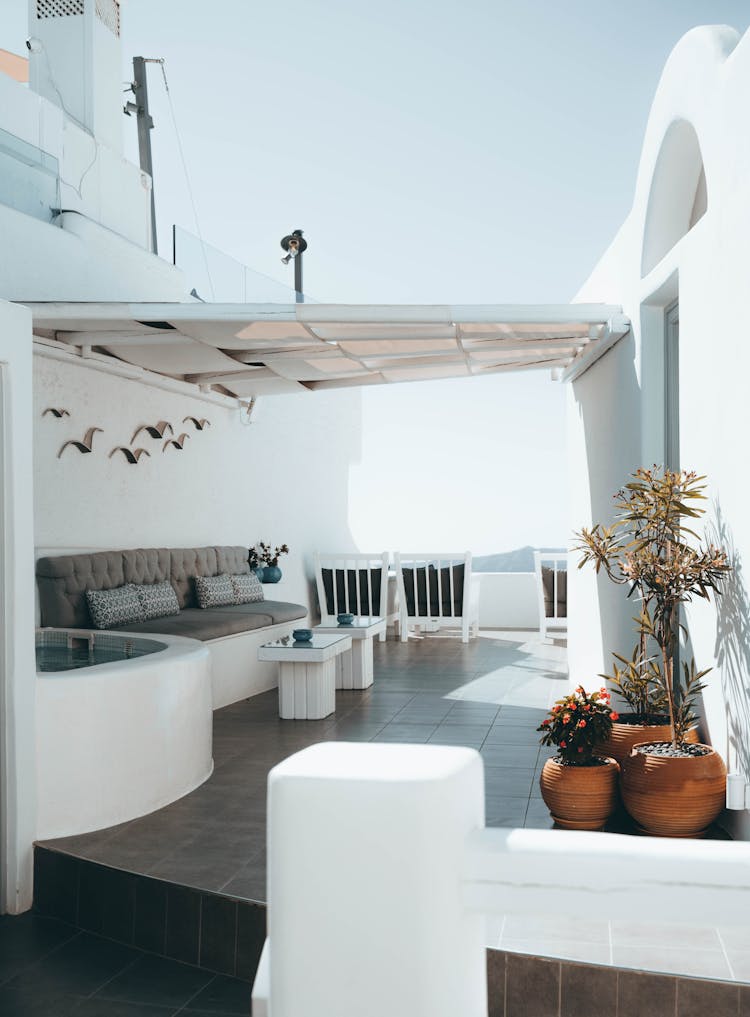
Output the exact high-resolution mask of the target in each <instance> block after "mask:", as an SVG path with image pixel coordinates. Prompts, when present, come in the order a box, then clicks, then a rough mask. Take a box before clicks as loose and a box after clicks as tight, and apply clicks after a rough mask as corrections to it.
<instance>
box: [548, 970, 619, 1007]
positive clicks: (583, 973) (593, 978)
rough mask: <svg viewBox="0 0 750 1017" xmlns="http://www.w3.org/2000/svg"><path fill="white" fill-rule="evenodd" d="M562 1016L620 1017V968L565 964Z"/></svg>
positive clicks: (561, 992) (561, 1002)
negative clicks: (618, 999) (618, 1002)
mask: <svg viewBox="0 0 750 1017" xmlns="http://www.w3.org/2000/svg"><path fill="white" fill-rule="evenodd" d="M560 1017H618V1015H617V971H616V970H614V969H613V968H605V967H593V966H592V965H590V964H562V965H561V982H560Z"/></svg>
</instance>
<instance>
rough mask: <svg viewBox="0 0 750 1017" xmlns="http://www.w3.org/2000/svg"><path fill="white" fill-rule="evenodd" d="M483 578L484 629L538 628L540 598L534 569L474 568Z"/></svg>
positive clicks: (481, 613) (481, 608) (481, 607)
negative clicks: (497, 569)
mask: <svg viewBox="0 0 750 1017" xmlns="http://www.w3.org/2000/svg"><path fill="white" fill-rule="evenodd" d="M472 577H473V578H474V579H479V627H480V628H481V629H538V628H539V599H538V595H537V588H536V575H535V574H534V573H533V572H473V573H472Z"/></svg>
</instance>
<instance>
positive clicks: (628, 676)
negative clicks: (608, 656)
mask: <svg viewBox="0 0 750 1017" xmlns="http://www.w3.org/2000/svg"><path fill="white" fill-rule="evenodd" d="M633 620H634V621H635V622H636V623H637V624H639V625H640V626H641V627H642V626H643V622H644V619H643V618H642V617H639V618H636V619H633ZM641 631H642V629H641ZM644 654H645V648H644V646H643V643H642V642H641V641H640V640H639V642H638V643H636V645H635V647H634V649H633V653H632V655H631V656H630V658H629V659H628V658H627V657H623V656H622V655H621V654H619V653H613V654H612V656H613V658H614V660H613V663H612V673H611V674H600V675H599V677H600V678H603V679H604V680H605V681H606V682H609V685H610V687H612V688H614V690H615V691H616V692H617V694H618V696H619V697H620V698H621V699H622V700H623V702H625V703H627V705H628V706H629V707H630V715H631V717H632V720H633V722H634V723H636V724H644V725H647V724H651V723H654V722H655V721H661V722H663V719H664V716H665V715H666V713H667V711H668V709H669V707H668V705H667V697H666V694H665V692H664V688H663V683H662V680H661V670H660V668H659V661H658V658H655V657H644Z"/></svg>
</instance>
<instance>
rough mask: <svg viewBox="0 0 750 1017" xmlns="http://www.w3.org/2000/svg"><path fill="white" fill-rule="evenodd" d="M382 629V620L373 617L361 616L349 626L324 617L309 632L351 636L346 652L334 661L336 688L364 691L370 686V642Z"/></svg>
mask: <svg viewBox="0 0 750 1017" xmlns="http://www.w3.org/2000/svg"><path fill="white" fill-rule="evenodd" d="M385 630H386V619H385V618H379V617H378V616H377V615H371V616H367V615H362V616H360V617H358V618H355V619H354V621H353V622H352V624H351V625H339V624H338V622H337V621H335V620H330V619H328V618H325V619H324V620H323V621H322V622H321V623H320V625H316V626H315V628H314V629H313V632H315V633H316V634H317V633H318V632H321V633H323V632H329V633H331V634H334V633H338V635H343V634H344V633H346V634H347V635H348V636H351V639H352V648H351V652H350V653H348V654H347V653H344V654H342V655H341V656H340V657H337V658H336V688H337V689H367V688H369V687H370V685H372V679H373V663H372V641H373V639H374V637H375V636H379V635H380V633H381V632H385Z"/></svg>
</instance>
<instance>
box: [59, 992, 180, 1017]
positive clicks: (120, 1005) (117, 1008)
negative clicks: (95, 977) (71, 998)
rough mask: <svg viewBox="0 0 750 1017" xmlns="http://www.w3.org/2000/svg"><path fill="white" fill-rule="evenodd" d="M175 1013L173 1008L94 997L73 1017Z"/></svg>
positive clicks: (167, 1016) (157, 1016) (144, 1016)
mask: <svg viewBox="0 0 750 1017" xmlns="http://www.w3.org/2000/svg"><path fill="white" fill-rule="evenodd" d="M177 1012H178V1011H176V1010H175V1008H174V1007H173V1006H153V1005H152V1004H151V1003H129V1002H124V1001H123V1000H120V999H101V998H100V997H98V996H95V997H94V998H93V999H84V1000H83V1001H82V1002H81V1004H80V1006H79V1007H78V1008H77V1009H76V1010H75V1011H74V1013H73V1017H174V1015H175V1014H176V1013H177ZM180 1012H181V1011H180Z"/></svg>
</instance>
